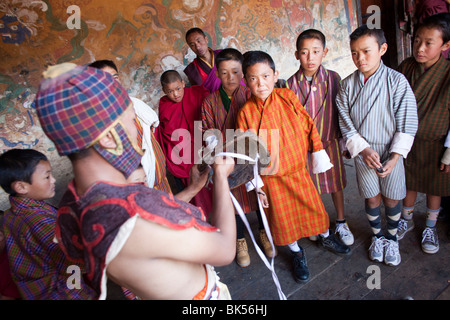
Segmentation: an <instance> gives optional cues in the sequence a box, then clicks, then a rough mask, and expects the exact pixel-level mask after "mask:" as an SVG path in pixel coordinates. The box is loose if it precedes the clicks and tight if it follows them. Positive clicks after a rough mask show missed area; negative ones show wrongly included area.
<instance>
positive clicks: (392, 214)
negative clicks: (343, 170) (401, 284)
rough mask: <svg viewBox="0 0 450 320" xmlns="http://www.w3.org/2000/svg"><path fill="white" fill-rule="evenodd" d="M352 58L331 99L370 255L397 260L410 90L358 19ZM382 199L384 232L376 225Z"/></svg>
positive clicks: (380, 37) (411, 129)
mask: <svg viewBox="0 0 450 320" xmlns="http://www.w3.org/2000/svg"><path fill="white" fill-rule="evenodd" d="M350 48H351V52H352V59H353V62H354V63H355V65H356V67H357V68H358V70H356V71H355V72H353V73H352V74H351V75H349V76H348V77H347V78H345V79H344V80H342V82H341V83H340V88H339V92H338V95H337V97H336V103H337V106H338V110H339V125H340V128H341V132H342V135H343V136H344V139H345V141H346V147H347V149H348V151H349V153H350V155H351V157H352V158H354V159H355V169H356V178H357V182H358V188H359V192H360V194H361V195H362V196H363V197H364V198H365V211H366V214H367V218H368V220H369V224H370V226H371V228H372V232H373V237H372V244H371V246H370V248H369V257H370V259H371V260H374V261H378V262H382V261H383V260H384V262H385V263H386V264H387V265H391V266H396V265H398V264H399V263H400V262H401V257H400V251H399V247H398V241H397V229H398V221H399V219H400V214H401V204H400V202H399V201H400V200H402V199H403V198H404V197H405V195H406V186H405V170H404V166H403V160H402V159H403V158H406V156H407V155H408V152H409V151H410V149H411V146H412V144H413V141H414V136H415V134H416V131H417V126H418V120H417V105H416V99H415V97H414V93H413V91H412V89H411V87H410V85H409V83H408V81H407V80H406V78H405V77H404V76H403V75H402V74H401V73H399V72H397V71H395V70H393V69H391V68H388V67H386V66H385V65H384V64H383V62H382V60H381V57H382V56H383V55H384V54H385V53H386V51H387V43H386V39H385V37H384V32H383V30H381V29H369V28H368V27H367V26H366V25H363V26H361V27H359V28H358V29H356V30H355V31H354V32H353V33H352V34H351V35H350ZM381 201H383V204H384V206H385V214H386V220H387V229H388V230H387V231H388V232H387V233H386V237H384V233H383V232H382V228H381V210H380V208H381Z"/></svg>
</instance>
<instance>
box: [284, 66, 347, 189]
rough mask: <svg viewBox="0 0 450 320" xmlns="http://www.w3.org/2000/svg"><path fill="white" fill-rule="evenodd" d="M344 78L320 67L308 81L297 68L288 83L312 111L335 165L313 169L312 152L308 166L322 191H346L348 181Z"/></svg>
mask: <svg viewBox="0 0 450 320" xmlns="http://www.w3.org/2000/svg"><path fill="white" fill-rule="evenodd" d="M340 80H341V77H339V75H338V74H337V73H336V72H334V71H331V70H327V69H325V68H324V67H323V66H320V67H319V69H318V70H317V72H316V74H315V75H314V76H313V78H312V82H311V84H310V82H309V81H308V80H307V78H306V76H305V75H304V74H303V69H300V70H299V71H297V72H296V73H295V74H294V75H293V76H292V77H290V78H289V79H288V80H287V82H286V86H287V88H289V89H291V90H292V91H294V92H295V94H296V95H297V97H298V99H299V100H300V103H301V104H302V105H303V106H304V107H305V109H306V111H308V113H309V115H310V116H311V118H312V119H313V121H314V124H315V125H316V128H317V131H318V132H319V135H320V137H321V141H322V144H323V148H324V149H325V151H326V152H327V154H328V156H329V157H330V160H331V163H332V164H333V168H331V169H330V170H328V171H325V172H323V173H318V174H314V173H313V172H312V165H311V164H312V156H311V153H308V169H309V173H310V175H311V178H312V180H313V182H314V185H315V186H316V188H317V191H319V193H320V194H323V193H334V192H337V191H340V190H343V189H344V188H345V186H346V184H347V180H346V175H345V167H344V162H343V160H342V146H341V144H342V143H343V141H342V140H343V139H342V135H341V130H340V129H339V120H338V110H337V107H336V102H335V101H336V94H337V92H338V85H339V81H340Z"/></svg>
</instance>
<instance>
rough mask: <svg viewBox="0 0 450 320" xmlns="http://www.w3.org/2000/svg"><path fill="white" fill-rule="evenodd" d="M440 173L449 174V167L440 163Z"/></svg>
mask: <svg viewBox="0 0 450 320" xmlns="http://www.w3.org/2000/svg"><path fill="white" fill-rule="evenodd" d="M440 169H441V171H442V172H443V173H450V165H449V166H448V165H446V164H444V163H442V162H441V167H440Z"/></svg>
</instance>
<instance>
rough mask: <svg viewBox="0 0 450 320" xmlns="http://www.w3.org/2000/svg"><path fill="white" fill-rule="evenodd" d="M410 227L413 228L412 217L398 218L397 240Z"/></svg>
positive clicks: (401, 237) (409, 229)
mask: <svg viewBox="0 0 450 320" xmlns="http://www.w3.org/2000/svg"><path fill="white" fill-rule="evenodd" d="M412 229H414V221H413V219H411V220H406V219H403V218H400V220H399V221H398V231H397V239H398V240H401V239H403V237H404V236H405V234H406V233H407V232H408V231H411V230H412Z"/></svg>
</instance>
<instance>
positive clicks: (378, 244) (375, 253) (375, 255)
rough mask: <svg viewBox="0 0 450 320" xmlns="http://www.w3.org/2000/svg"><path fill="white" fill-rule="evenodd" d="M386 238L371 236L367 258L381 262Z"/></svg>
mask: <svg viewBox="0 0 450 320" xmlns="http://www.w3.org/2000/svg"><path fill="white" fill-rule="evenodd" d="M385 241H386V238H385V237H380V238H377V237H375V236H373V237H372V244H371V245H370V247H369V258H370V260H373V261H378V262H383V255H384V245H385Z"/></svg>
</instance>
